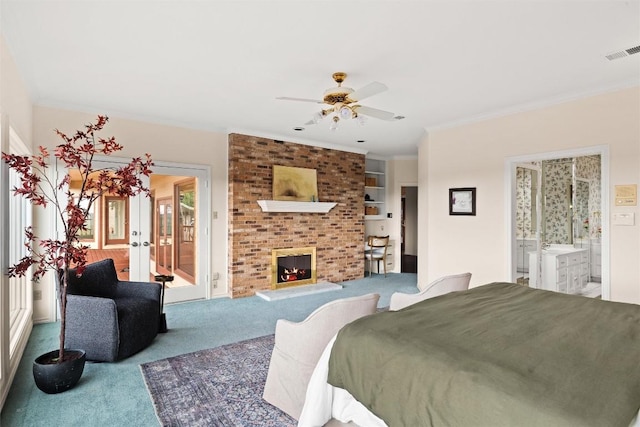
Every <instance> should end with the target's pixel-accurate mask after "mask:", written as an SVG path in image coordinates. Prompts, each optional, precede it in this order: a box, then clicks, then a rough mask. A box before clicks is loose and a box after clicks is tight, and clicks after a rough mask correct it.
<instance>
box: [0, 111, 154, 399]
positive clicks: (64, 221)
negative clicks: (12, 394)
mask: <svg viewBox="0 0 640 427" xmlns="http://www.w3.org/2000/svg"><path fill="white" fill-rule="evenodd" d="M108 120H109V119H108V117H106V116H98V118H97V120H96V122H95V123H90V124H87V125H85V126H84V129H83V130H78V131H76V132H75V134H73V135H67V134H65V133H63V132H61V131H59V130H57V129H56V131H55V132H56V134H57V135H58V136H59V137H60V138H61V139H62V143H61V144H59V145H58V146H56V148H55V150H54V152H53V156H54V157H55V159H56V162H57V163H58V164H60V165H62V166H64V167H65V168H66V170H67V173H66V174H64V175H61V176H62V177H61V178H59V179H55V178H52V177H51V176H50V175H51V174H49V173H48V171H49V169H50V167H51V166H52V165H51V164H50V161H51V157H50V155H49V151H48V150H47V149H46V148H45V147H42V146H41V147H40V148H39V154H36V155H33V156H19V155H14V154H7V153H4V152H3V153H2V159H3V160H4V161H5V162H6V163H7V164H8V166H9V168H10V169H12V170H14V171H15V172H16V173H17V174H18V176H19V178H20V186H17V187H15V188H13V189H12V191H13V193H14V195H16V196H22V197H25V198H26V199H28V200H29V201H30V202H31V203H32V204H33V205H36V206H42V207H44V208H50V207H51V208H53V210H54V212H55V215H56V216H57V219H58V221H57V223H58V224H59V226H60V227H61V228H62V229H61V231H60V232H59V233H58V236H60V237H59V238H58V239H55V238H48V239H39V238H38V237H37V236H35V234H34V232H33V230H32V228H31V227H28V228H27V229H26V230H25V236H26V242H25V247H26V249H27V254H26V255H25V256H24V257H23V258H22V259H20V260H19V261H18V262H16V263H15V264H14V265H12V266H10V267H9V271H8V273H9V276H10V277H16V276H24V275H26V274H27V272H28V271H29V270H30V269H31V268H32V267H33V272H32V274H33V280H34V281H37V280H39V279H41V278H42V277H43V276H44V274H45V273H46V272H47V271H49V270H51V271H53V272H54V273H55V279H56V291H57V297H58V303H59V306H60V341H59V348H58V349H57V350H53V351H51V352H49V353H46V354H43V355H41V356H40V357H38V358H37V359H36V361H35V362H34V368H33V369H34V379H35V381H36V385H37V386H38V388H40V389H41V390H43V391H45V392H47V393H58V392H62V391H65V390H68V389H70V388H71V387H73V386H74V385H75V384H76V382H77V381H78V380H79V379H80V376H81V375H82V371H83V369H84V361H85V353H84V351H83V350H82V349H66V348H65V325H66V304H67V279H68V275H69V269H71V268H75V269H76V274H78V275H81V274H82V271H83V270H84V267H85V265H86V263H87V251H88V249H89V247H88V246H86V245H83V244H82V243H81V242H80V238H79V236H80V233H81V232H82V231H83V230H86V227H87V224H86V222H87V218H88V215H89V213H90V211H91V207H92V206H93V203H94V202H95V201H96V200H99V199H100V198H101V197H102V196H103V195H107V194H113V195H117V196H121V197H129V196H134V195H137V194H141V193H146V194H147V195H148V194H149V189H148V188H146V187H145V186H144V185H143V182H142V180H141V177H142V175H145V176H149V175H150V174H151V166H152V165H153V162H152V160H151V157H150V155H149V154H146V155H145V158H144V159H143V158H140V157H136V158H133V159H132V160H131V161H130V162H129V163H128V164H126V165H124V166H121V167H118V168H114V169H97V168H95V167H94V161H95V160H96V159H95V156H109V155H111V154H113V153H115V152H117V151H120V150H122V148H123V147H122V146H121V145H120V144H118V143H117V142H116V141H115V138H114V137H110V138H107V139H105V138H101V137H98V136H97V135H96V133H97V132H99V131H101V130H102V129H103V128H104V126H105V125H106V124H107V122H108ZM71 171H75V172H77V173H78V174H79V184H78V185H74V189H73V190H72V189H71V188H70V184H71V175H70V173H71ZM57 376H61V378H55V377H57Z"/></svg>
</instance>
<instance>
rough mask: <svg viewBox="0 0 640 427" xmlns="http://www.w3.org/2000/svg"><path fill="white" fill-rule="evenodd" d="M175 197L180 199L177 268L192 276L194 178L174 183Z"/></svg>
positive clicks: (193, 257) (194, 224) (194, 228)
mask: <svg viewBox="0 0 640 427" xmlns="http://www.w3.org/2000/svg"><path fill="white" fill-rule="evenodd" d="M176 193H177V198H178V200H179V201H180V210H179V218H178V224H180V236H179V239H180V240H179V242H180V244H179V245H178V247H177V248H176V249H177V251H178V254H177V260H178V265H177V268H178V270H180V271H181V272H182V273H183V274H184V275H186V276H188V277H189V278H192V279H193V277H194V276H195V236H196V235H197V234H196V215H195V206H196V191H195V180H194V179H190V180H189V181H188V182H185V183H181V184H177V185H176Z"/></svg>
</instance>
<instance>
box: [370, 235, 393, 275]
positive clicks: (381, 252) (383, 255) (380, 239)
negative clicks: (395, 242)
mask: <svg viewBox="0 0 640 427" xmlns="http://www.w3.org/2000/svg"><path fill="white" fill-rule="evenodd" d="M388 246H389V236H369V237H367V247H366V248H365V251H364V258H365V260H368V261H369V277H371V270H373V261H376V262H377V267H378V274H379V273H380V261H382V264H383V265H384V277H387V247H388Z"/></svg>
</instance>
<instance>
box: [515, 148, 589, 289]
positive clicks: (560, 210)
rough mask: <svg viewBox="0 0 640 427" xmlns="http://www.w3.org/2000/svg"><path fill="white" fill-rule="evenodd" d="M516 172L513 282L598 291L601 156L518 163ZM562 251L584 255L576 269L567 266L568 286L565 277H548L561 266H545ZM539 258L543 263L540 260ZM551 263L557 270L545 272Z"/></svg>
mask: <svg viewBox="0 0 640 427" xmlns="http://www.w3.org/2000/svg"><path fill="white" fill-rule="evenodd" d="M515 172H516V173H515V192H516V194H515V196H516V203H515V233H514V234H515V238H516V245H515V247H516V254H515V257H516V262H515V264H516V275H515V281H516V282H517V283H521V284H523V285H527V286H529V285H532V286H535V287H538V288H543V289H550V290H554V289H556V288H557V289H565V291H566V292H569V291H570V292H571V293H578V294H582V295H586V296H591V297H597V296H600V295H601V293H602V289H601V277H602V251H601V234H602V228H601V211H602V205H601V200H602V184H601V156H600V155H586V156H577V157H563V158H557V159H545V160H539V161H532V162H528V163H523V164H517V165H516V171H515ZM559 250H560V251H565V252H566V255H567V256H568V255H569V253H570V252H571V253H573V252H576V251H578V250H579V251H581V252H580V254H581V256H582V257H583V258H586V259H584V260H583V263H582V264H581V266H580V268H578V267H576V268H575V269H574V270H576V271H575V272H573V271H572V270H570V271H568V273H567V275H568V279H567V280H570V281H571V283H570V285H571V286H569V284H567V286H566V287H565V286H564V284H563V283H562V280H561V279H557V281H558V282H557V283H553V284H552V283H546V282H545V281H549V280H551V279H550V278H551V277H560V278H562V277H564V276H563V275H562V274H561V272H560V270H558V271H557V272H556V273H557V274H553V273H554V271H555V269H556V266H555V265H553V266H551V267H549V266H546V267H545V265H544V260H545V259H547V258H549V256H548V255H550V254H551V252H557V251H559ZM577 253H578V252H576V254H577ZM532 254H533V255H532ZM576 254H574V255H576ZM576 256H577V255H576ZM538 259H542V260H543V262H540V263H539V262H537V260H538ZM532 260H533V261H532ZM550 262H551V261H550ZM550 268H551V269H552V270H554V271H551V272H549V271H547V270H549V269H550ZM578 270H579V271H578ZM533 275H536V276H535V277H532V276H533Z"/></svg>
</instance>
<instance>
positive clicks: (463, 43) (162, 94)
mask: <svg viewBox="0 0 640 427" xmlns="http://www.w3.org/2000/svg"><path fill="white" fill-rule="evenodd" d="M0 19H1V30H2V33H3V36H4V38H5V40H6V42H7V44H8V46H9V48H10V50H11V52H12V56H13V58H14V60H15V62H16V63H17V65H18V68H19V70H20V73H21V74H22V76H23V78H24V79H25V81H26V85H27V87H28V88H29V90H30V93H31V96H32V98H33V101H34V102H35V103H36V104H39V105H47V106H56V107H62V108H70V109H74V110H81V111H87V112H91V113H100V114H107V115H110V116H112V117H126V118H133V119H141V120H148V121H152V122H159V123H165V124H172V125H179V126H185V127H190V128H197V129H207V130H214V131H223V132H242V133H248V134H254V135H259V136H265V137H270V138H276V139H284V140H288V141H298V142H309V143H318V144H319V145H328V146H335V145H340V146H345V147H346V148H347V149H348V150H356V151H358V150H364V151H368V152H370V153H373V154H378V155H383V156H389V157H391V156H404V155H414V154H416V153H417V146H416V144H417V142H418V141H419V140H420V138H421V137H422V135H423V133H424V132H425V131H426V132H429V131H431V130H433V129H437V128H443V127H449V126H453V125H456V124H460V123H465V122H469V121H474V120H479V119H482V118H487V117H491V116H496V115H501V114H505V113H510V112H514V111H522V110H526V109H530V108H534V107H539V106H543V105H548V104H552V103H556V102H561V101H564V100H570V99H575V98H579V97H582V96H588V95H592V94H597V93H601V92H604V91H609V90H614V89H617V88H623V87H629V86H635V85H640V54H635V55H631V56H628V57H626V58H622V59H617V60H614V61H609V60H607V59H606V58H605V55H607V54H610V53H612V52H614V51H620V50H624V49H628V48H632V47H634V46H638V45H640V1H638V0H635V1H604V0H603V1H593V0H590V1H578V0H555V1H525V0H511V1H506V0H504V1H485V0H482V1H458V0H449V1H403V0H399V1H371V0H370V1H351V0H341V1H319V0H316V1H304V0H297V1H270V0H263V1H240V0H237V1H213V0H210V1H197V2H196V1H187V0H182V1H177V0H176V1H106V0H103V1H89V0H85V1H55V0H48V1H30V0H1V2H0ZM335 71H344V72H346V73H348V77H347V80H346V82H345V86H349V87H352V88H354V89H358V88H360V87H362V86H364V85H366V84H368V83H370V82H372V81H379V82H382V83H384V84H386V85H387V86H388V88H389V89H388V90H387V91H386V92H383V93H380V94H378V95H375V96H372V97H370V98H367V99H365V100H363V101H362V102H361V104H362V105H366V106H369V107H374V108H379V109H383V110H388V111H392V112H393V113H395V114H397V115H402V116H405V117H406V118H405V119H404V120H398V121H391V122H387V121H381V120H378V119H375V118H370V119H369V120H368V121H367V123H366V124H365V126H358V125H357V123H355V121H348V122H340V127H339V129H338V130H337V131H335V132H332V131H330V130H329V129H328V125H329V121H328V119H325V120H324V121H323V122H321V123H320V124H318V125H310V126H305V125H304V123H305V122H307V121H309V120H310V118H311V117H312V115H313V113H314V112H316V111H319V109H320V106H319V105H316V104H313V103H304V102H293V101H283V100H277V99H276V97H278V96H287V97H300V98H312V99H321V97H322V94H323V92H324V90H325V89H327V88H330V87H332V86H334V82H333V80H332V79H331V74H332V73H333V72H335ZM296 126H304V127H305V128H306V129H305V130H304V131H302V132H297V131H294V130H293V128H294V127H296ZM357 140H365V142H364V143H360V144H359V143H357V142H356V141H357Z"/></svg>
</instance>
